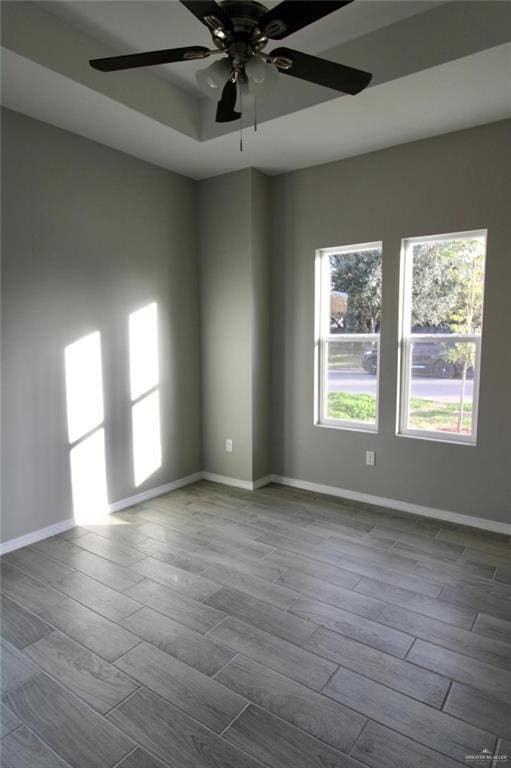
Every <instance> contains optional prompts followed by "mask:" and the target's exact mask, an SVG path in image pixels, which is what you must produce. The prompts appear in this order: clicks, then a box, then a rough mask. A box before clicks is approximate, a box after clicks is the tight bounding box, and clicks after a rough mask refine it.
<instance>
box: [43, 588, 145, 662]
mask: <svg viewBox="0 0 511 768" xmlns="http://www.w3.org/2000/svg"><path fill="white" fill-rule="evenodd" d="M132 615H136V613H135V614H132ZM40 616H41V618H43V619H45V620H46V621H47V622H48V623H49V624H51V625H53V626H54V627H56V628H57V629H60V631H61V632H64V634H66V635H68V636H69V637H70V638H72V639H73V640H76V642H78V643H80V644H81V645H83V646H85V648H88V649H89V650H90V651H93V653H97V654H98V656H101V657H102V658H103V659H106V661H114V660H115V659H117V658H118V657H119V656H122V654H123V653H126V651H129V650H130V648H133V647H134V646H135V645H137V644H138V643H139V638H138V637H135V635H132V634H131V633H130V632H128V631H127V630H126V629H124V628H123V627H120V626H119V625H118V624H115V623H114V622H112V621H109V620H108V619H105V618H104V616H100V615H99V614H98V613H95V611H91V610H90V609H89V608H86V607H85V606H84V605H82V604H81V603H77V602H76V601H75V600H71V599H69V598H64V599H63V600H61V602H60V604H59V605H58V606H55V607H54V608H50V609H48V610H46V611H43V612H42V613H41V614H40Z"/></svg>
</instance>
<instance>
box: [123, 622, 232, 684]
mask: <svg viewBox="0 0 511 768" xmlns="http://www.w3.org/2000/svg"><path fill="white" fill-rule="evenodd" d="M122 626H123V627H126V629H128V630H129V631H130V632H132V633H133V634H134V635H137V636H138V637H139V638H141V639H142V640H146V641H147V642H148V643H151V645H154V646H155V647H156V648H159V649H160V650H162V651H165V653H168V654H169V655H170V656H174V657H175V658H176V659H179V661H183V662H184V663H185V664H188V665H189V666H190V667H194V668H195V669H197V670H199V672H203V673H204V674H205V675H214V674H215V672H218V670H219V669H220V668H221V667H223V666H224V664H227V662H228V661H230V659H232V657H233V656H234V655H235V652H234V651H230V650H228V649H227V648H225V647H224V646H223V645H220V644H219V643H216V642H214V640H211V639H210V637H211V635H209V636H208V637H205V636H204V635H202V634H201V633H200V632H196V631H195V630H194V629H190V628H189V627H186V626H185V625H184V624H180V623H179V622H177V621H173V619H169V618H168V616H163V615H162V614H161V613H157V612H156V611H153V610H152V608H142V610H141V611H137V613H134V614H132V615H131V616H128V618H127V619H124V621H123V622H122ZM213 631H214V630H213Z"/></svg>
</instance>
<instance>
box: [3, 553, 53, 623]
mask: <svg viewBox="0 0 511 768" xmlns="http://www.w3.org/2000/svg"><path fill="white" fill-rule="evenodd" d="M0 571H1V583H0V589H1V590H2V593H3V594H4V595H7V596H8V597H10V598H11V599H12V600H14V601H15V602H16V603H19V604H20V605H22V606H23V607H24V608H27V610H29V611H33V612H34V613H38V612H39V611H43V610H45V609H47V608H53V607H54V606H56V605H58V604H59V603H60V602H61V600H62V595H61V594H60V593H59V592H57V591H56V590H54V589H52V588H51V587H49V586H48V585H47V584H42V583H41V582H40V581H36V579H33V578H31V577H30V576H27V574H26V573H24V572H23V571H20V570H18V568H12V567H10V566H8V565H6V563H4V562H3V561H2V563H1V564H0Z"/></svg>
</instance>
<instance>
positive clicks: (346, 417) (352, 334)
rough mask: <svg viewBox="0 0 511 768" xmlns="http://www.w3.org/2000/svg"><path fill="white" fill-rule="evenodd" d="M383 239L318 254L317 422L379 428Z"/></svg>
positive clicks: (331, 249) (355, 427) (372, 428)
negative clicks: (379, 241) (381, 241)
mask: <svg viewBox="0 0 511 768" xmlns="http://www.w3.org/2000/svg"><path fill="white" fill-rule="evenodd" d="M381 263H382V245H381V243H367V244H364V245H351V246H343V247H341V248H325V249H323V250H320V251H318V252H317V254H316V344H315V355H316V372H317V373H316V414H315V421H316V423H317V424H324V425H329V426H335V427H345V428H349V429H363V430H376V428H377V424H378V413H377V412H378V357H379V349H380V323H381Z"/></svg>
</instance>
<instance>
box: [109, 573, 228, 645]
mask: <svg viewBox="0 0 511 768" xmlns="http://www.w3.org/2000/svg"><path fill="white" fill-rule="evenodd" d="M125 594H126V595H129V596H130V597H133V598H134V599H135V600H138V601H139V603H141V604H143V605H145V606H147V607H149V608H154V609H155V610H156V611H159V612H160V613H164V614H165V615H166V616H169V617H170V618H171V619H175V621H179V622H181V623H182V624H186V626H188V627H191V629H196V630H197V631H198V632H207V631H208V629H212V628H213V627H214V626H215V625H216V624H218V623H219V622H220V621H222V619H223V618H224V616H225V614H224V613H221V612H220V611H217V610H215V609H214V608H213V607H210V605H205V604H204V603H200V602H198V601H197V600H192V599H191V598H189V597H185V596H184V595H179V594H178V593H177V592H174V591H172V590H170V589H167V588H166V587H164V586H163V585H162V584H157V583H156V582H155V581H150V580H149V579H145V580H144V581H141V582H140V583H139V584H135V586H134V587H130V589H129V590H127V592H126V593H125ZM209 599H212V598H209ZM123 618H124V617H123Z"/></svg>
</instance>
